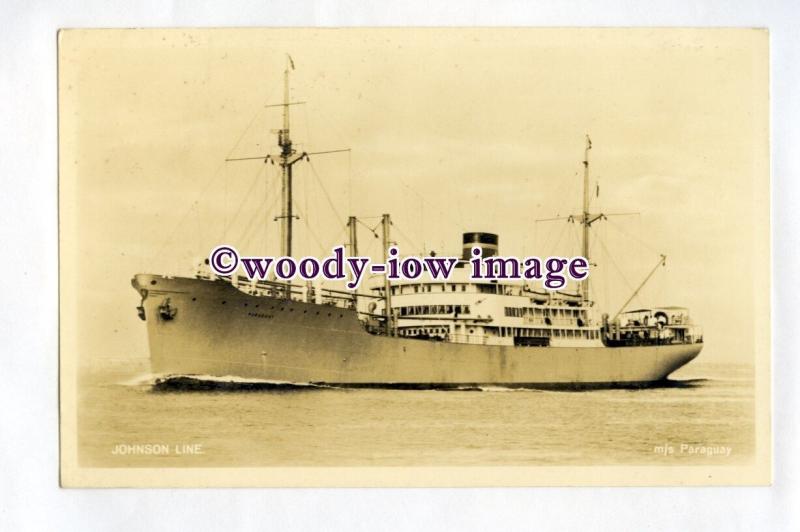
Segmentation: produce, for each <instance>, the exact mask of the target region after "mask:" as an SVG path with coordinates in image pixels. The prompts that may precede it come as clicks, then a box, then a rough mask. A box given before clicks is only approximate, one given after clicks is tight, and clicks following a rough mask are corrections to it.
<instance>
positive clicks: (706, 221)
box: [59, 29, 769, 362]
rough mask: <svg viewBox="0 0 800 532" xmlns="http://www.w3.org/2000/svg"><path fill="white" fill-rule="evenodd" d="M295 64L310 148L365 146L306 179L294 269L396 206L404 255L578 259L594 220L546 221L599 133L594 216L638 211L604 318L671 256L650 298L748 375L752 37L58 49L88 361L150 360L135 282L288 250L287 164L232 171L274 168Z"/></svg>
mask: <svg viewBox="0 0 800 532" xmlns="http://www.w3.org/2000/svg"><path fill="white" fill-rule="evenodd" d="M287 52H288V53H290V54H291V55H292V58H293V59H294V63H295V66H296V70H295V71H294V72H292V91H291V97H292V100H294V101H303V102H306V103H305V104H302V105H297V106H294V107H293V108H292V132H293V138H294V140H295V142H296V143H297V145H298V148H299V149H304V150H307V151H321V150H327V149H339V148H351V149H352V151H351V152H350V153H344V154H330V155H320V156H316V157H312V160H311V163H310V164H308V163H299V164H297V165H296V166H295V169H296V177H295V191H296V205H297V209H298V211H299V214H300V216H301V218H302V219H301V220H300V221H299V222H297V230H296V233H297V238H296V243H295V254H296V255H298V256H299V255H303V254H312V255H317V256H322V255H323V254H327V253H328V252H329V250H330V246H331V245H334V244H338V243H342V242H343V241H344V239H345V238H346V236H345V232H344V226H343V224H344V222H345V221H346V217H347V216H348V215H349V214H353V215H357V216H362V217H364V218H365V223H366V224H368V225H370V226H374V225H376V224H377V223H378V221H379V220H378V219H377V218H371V217H375V216H378V215H380V214H381V213H384V212H388V213H391V215H392V218H393V221H394V223H395V229H394V236H395V237H396V239H397V241H398V244H399V245H400V247H401V250H402V251H403V252H404V253H420V252H422V251H423V249H424V250H426V251H429V250H431V249H435V250H437V252H439V253H440V254H441V253H452V254H458V253H460V247H461V241H460V234H461V232H462V231H467V230H483V231H492V232H496V233H499V235H500V249H501V253H502V254H507V255H512V254H514V255H539V256H544V255H548V254H551V253H561V254H577V253H579V251H580V248H579V241H578V236H579V226H577V225H570V224H567V223H566V222H549V223H539V224H536V223H535V222H534V221H535V220H536V219H539V218H548V217H552V216H556V215H562V216H563V215H566V214H572V213H576V212H579V210H580V201H581V196H580V194H581V189H580V187H581V184H582V174H581V172H582V168H581V160H582V157H583V147H584V142H585V140H584V139H585V135H586V134H587V133H588V134H590V135H591V137H592V141H593V149H592V150H591V155H590V159H591V163H592V167H591V169H592V188H593V189H595V186H596V185H598V184H599V187H600V195H599V197H595V198H593V203H592V210H593V212H606V213H628V212H634V213H639V214H634V215H630V216H621V217H612V218H610V220H609V221H608V222H603V224H601V225H598V226H597V227H596V229H595V230H594V231H593V233H594V234H593V245H592V252H591V255H592V259H593V261H597V263H598V266H597V267H596V268H595V269H593V270H592V274H591V275H592V277H591V278H592V285H593V289H594V295H595V297H596V299H597V301H598V305H600V306H602V307H603V308H604V309H605V310H606V311H607V312H610V313H612V314H613V313H614V312H615V311H616V310H617V308H618V306H619V305H620V304H621V303H622V302H623V301H624V300H625V299H627V297H628V296H629V295H630V293H631V289H632V288H634V287H635V286H636V285H638V283H639V282H640V281H641V280H642V279H643V278H644V277H645V275H646V274H647V272H648V271H649V270H650V269H651V268H652V267H653V265H654V264H655V263H656V261H657V260H658V254H659V253H664V254H665V255H667V256H668V259H667V268H664V269H662V270H661V271H659V272H658V274H657V276H656V277H654V279H653V281H652V283H651V284H649V285H648V286H647V287H646V289H645V290H644V291H643V292H642V294H641V297H639V298H638V299H637V301H636V302H635V303H634V304H635V305H685V306H688V307H690V309H691V310H692V313H693V316H694V318H695V320H696V321H697V322H699V323H700V324H701V325H703V327H704V329H705V336H706V342H707V345H706V347H705V350H704V351H703V355H702V356H703V359H705V360H707V361H719V362H725V361H737V362H751V361H752V354H753V342H754V338H755V332H756V331H755V328H756V324H755V322H754V320H755V317H756V313H755V311H754V306H755V305H756V303H757V302H763V301H765V298H766V297H767V296H768V295H767V294H765V293H762V292H756V288H755V283H754V281H753V278H754V276H755V275H760V276H767V278H768V275H769V271H768V269H767V262H766V259H765V258H764V257H763V256H757V255H756V256H754V254H757V253H759V252H760V253H762V254H763V253H765V252H766V251H765V250H768V249H769V247H768V244H769V243H768V231H769V227H768V212H769V211H768V209H769V205H768V203H767V201H768V186H769V179H768V167H767V160H768V159H767V156H768V145H767V140H768V123H767V116H768V115H767V111H768V99H767V88H768V87H767V82H768V80H767V68H768V61H767V36H766V33H765V32H761V31H755V30H713V31H712V30H702V31H701V30H669V31H666V30H560V29H559V30H556V29H549V30H445V29H429V30H417V31H412V30H280V31H278V30H269V31H268V30H203V31H183V30H132V31H124V30H123V31H71V32H66V33H62V34H61V37H60V90H61V93H60V115H59V119H60V124H61V137H60V142H61V153H60V157H61V169H62V170H61V179H62V198H61V205H62V250H63V249H67V252H65V254H64V255H63V256H62V261H64V262H62V272H65V277H64V278H63V279H62V285H64V284H66V285H68V287H77V293H78V299H77V300H75V301H72V300H70V301H69V302H68V304H67V308H69V309H72V310H73V311H74V312H75V313H76V319H77V320H78V322H79V324H80V330H79V334H78V336H79V338H80V343H79V346H80V349H81V353H82V354H85V355H87V356H89V357H95V356H99V357H116V358H125V357H143V356H146V355H147V349H146V333H145V328H144V324H143V323H142V322H140V321H139V320H138V318H137V317H136V310H135V307H136V305H137V304H138V302H139V298H138V296H137V294H136V293H135V292H134V291H133V289H132V288H131V287H130V278H131V277H132V276H133V275H134V274H135V273H138V272H148V273H170V274H183V275H185V274H189V273H191V271H192V266H193V263H194V262H195V261H197V260H200V259H201V258H202V257H203V256H205V255H207V253H208V252H209V250H210V249H211V248H212V247H213V246H215V245H218V244H221V243H229V244H234V245H236V246H237V247H239V249H240V250H242V251H244V252H247V253H252V254H277V253H278V251H279V242H278V231H277V224H276V223H275V222H273V221H272V218H273V217H274V216H275V214H276V212H277V209H278V208H279V205H278V202H277V201H276V200H277V194H278V192H279V188H278V187H279V173H278V169H277V167H274V166H270V165H264V164H262V163H261V162H259V161H252V162H235V163H225V162H224V159H225V158H226V157H229V156H230V157H246V156H254V155H262V154H266V153H270V152H271V153H275V152H276V146H275V135H274V134H273V133H272V130H274V129H277V128H279V127H281V117H280V109H278V108H265V107H264V106H265V105H266V104H274V103H279V102H280V101H281V99H282V73H283V70H284V68H285V62H286V55H285V54H286V53H287ZM65 180H69V183H74V184H76V186H75V187H74V188H73V187H70V186H66V187H65V186H63V184H64V181H65ZM360 239H361V242H362V246H361V247H362V251H365V252H369V253H371V254H373V255H374V256H376V257H377V256H378V253H379V249H378V245H377V244H378V241H377V240H375V239H374V238H371V236H370V235H369V233H368V232H367V230H366V229H364V230H363V231H361V232H360ZM73 252H74V253H73ZM74 268H79V269H77V270H76V269H74ZM75 271H77V272H78V273H74V274H73V272H75ZM759 304H760V303H759ZM767 333H768V331H766V330H765V331H761V332H760V334H767Z"/></svg>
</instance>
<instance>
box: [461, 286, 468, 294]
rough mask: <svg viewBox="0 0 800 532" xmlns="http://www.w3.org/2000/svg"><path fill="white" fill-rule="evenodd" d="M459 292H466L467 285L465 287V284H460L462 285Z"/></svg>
mask: <svg viewBox="0 0 800 532" xmlns="http://www.w3.org/2000/svg"><path fill="white" fill-rule="evenodd" d="M461 291H462V292H466V291H467V285H465V284H462V285H461Z"/></svg>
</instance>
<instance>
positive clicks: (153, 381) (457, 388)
mask: <svg viewBox="0 0 800 532" xmlns="http://www.w3.org/2000/svg"><path fill="white" fill-rule="evenodd" d="M708 382H709V381H708V379H686V380H669V379H666V380H663V381H658V382H649V383H624V384H608V383H604V384H585V383H582V384H568V383H563V384H509V385H503V384H459V385H443V384H436V383H426V384H412V383H370V384H324V383H312V382H287V381H271V380H264V379H255V378H253V379H246V378H242V377H236V376H233V375H227V376H223V377H218V376H214V375H167V376H163V375H160V376H159V375H142V376H138V377H135V378H134V379H130V380H129V381H126V382H125V383H121V384H125V385H130V386H150V387H151V389H152V390H153V391H156V392H209V391H213V392H257V391H285V392H289V391H311V390H326V389H327V390H332V389H340V390H341V389H361V388H368V389H384V390H419V391H422V390H429V391H453V392H490V393H501V392H521V391H528V392H542V391H560V392H587V391H593V390H614V389H617V390H645V389H659V388H668V389H669V388H679V389H680V388H685V389H691V388H697V387H700V386H703V385H705V384H706V383H708Z"/></svg>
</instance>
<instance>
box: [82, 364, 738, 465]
mask: <svg viewBox="0 0 800 532" xmlns="http://www.w3.org/2000/svg"><path fill="white" fill-rule="evenodd" d="M671 378H672V380H673V381H674V385H673V386H668V387H653V388H645V389H636V390H623V389H616V390H592V391H543V390H529V389H523V390H516V389H515V390H511V389H506V388H501V387H485V388H482V389H480V390H455V391H436V390H424V391H417V390H383V389H336V388H333V389H332V388H324V387H313V386H299V387H291V388H286V387H277V388H272V389H256V390H252V389H248V388H246V387H245V388H242V389H240V390H238V391H237V390H236V389H235V388H234V389H233V390H230V389H229V390H224V391H215V390H206V391H158V390H156V389H154V387H153V386H152V382H153V377H152V376H150V375H148V374H146V372H143V371H142V370H141V369H137V370H135V371H133V370H131V371H125V370H122V371H121V370H119V369H115V370H109V369H102V370H94V371H91V372H88V371H86V372H83V374H82V375H81V377H80V386H79V389H80V393H79V410H78V444H79V445H78V447H79V457H78V458H79V463H80V465H81V466H82V467H186V466H190V467H263V466H472V465H475V466H478V465H480V466H492V465H494V466H514V465H599V464H606V465H614V464H631V465H662V464H682V465H693V464H714V465H731V464H734V463H735V464H740V463H746V462H748V461H750V460H752V456H753V452H754V385H753V370H752V367H750V366H743V365H711V364H703V363H692V364H690V365H689V366H687V367H685V368H682V369H681V370H680V371H678V372H677V373H676V374H674V375H673V376H672V377H671ZM248 390H249V391H248Z"/></svg>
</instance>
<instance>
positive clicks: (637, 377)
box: [133, 274, 702, 388]
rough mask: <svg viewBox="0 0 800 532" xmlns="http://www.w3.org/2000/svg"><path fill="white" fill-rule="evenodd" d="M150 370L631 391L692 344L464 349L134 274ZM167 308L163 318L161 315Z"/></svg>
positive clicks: (225, 290) (358, 382)
mask: <svg viewBox="0 0 800 532" xmlns="http://www.w3.org/2000/svg"><path fill="white" fill-rule="evenodd" d="M133 286H134V288H136V289H137V291H139V292H140V293H141V292H142V290H146V291H147V297H145V299H144V301H143V303H142V306H143V307H144V313H145V317H146V323H147V332H148V342H149V349H150V360H151V368H152V371H153V372H154V373H156V374H162V375H210V376H218V377H223V376H236V377H241V378H245V379H262V380H266V381H279V382H294V383H320V384H330V385H344V386H354V387H355V386H361V387H398V388H439V387H441V388H447V387H461V386H470V385H502V386H512V387H514V386H518V387H521V386H530V387H540V386H541V387H597V386H637V385H646V384H648V383H654V382H659V381H663V380H664V379H666V377H667V376H668V375H669V374H670V373H672V372H673V371H675V370H676V369H678V368H679V367H681V366H683V365H685V364H686V363H688V362H689V361H691V360H692V359H694V358H695V357H696V356H697V355H698V354H699V353H700V350H701V349H702V344H674V345H647V346H633V347H613V348H611V347H605V346H592V347H533V346H531V347H529V346H525V347H518V346H489V345H470V344H458V343H449V342H439V341H430V340H416V339H409V338H397V337H394V338H392V337H386V336H381V335H373V334H370V333H368V332H366V331H365V329H364V328H363V327H362V325H361V324H360V323H359V321H358V318H357V314H356V312H355V311H353V310H349V309H342V308H338V307H334V306H328V305H317V304H313V303H303V302H297V301H285V300H281V299H276V298H270V297H257V296H251V295H248V294H245V293H243V292H241V291H240V290H237V289H236V288H234V287H233V286H231V285H230V284H228V283H226V282H223V281H208V280H202V279H190V278H168V277H162V276H158V275H146V274H141V275H137V276H136V277H135V278H134V280H133ZM165 303H168V305H169V309H170V310H171V311H172V314H173V315H172V316H171V317H169V316H168V319H165V318H164V317H163V308H164V304H165Z"/></svg>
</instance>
